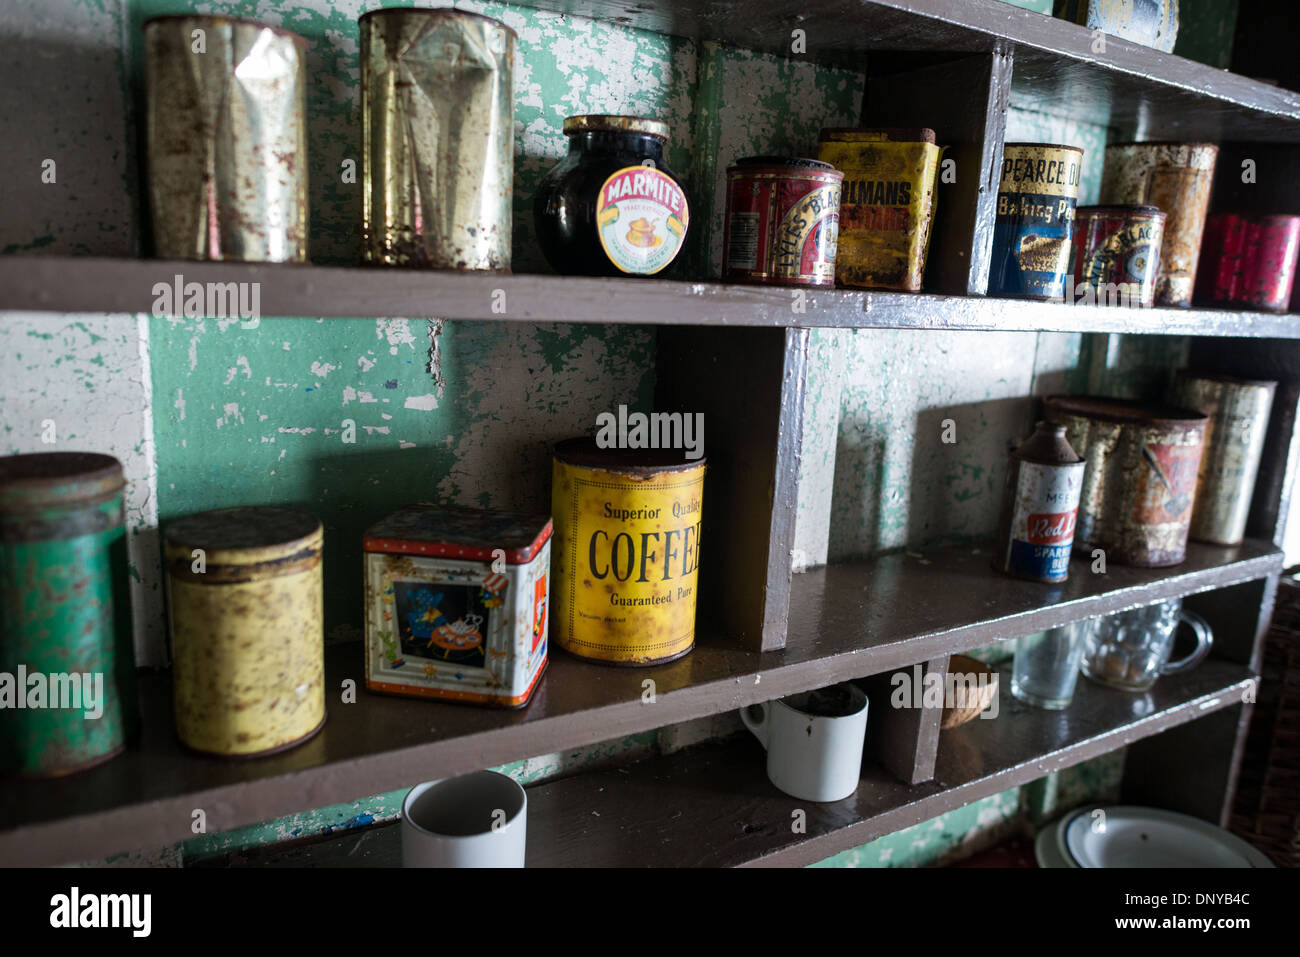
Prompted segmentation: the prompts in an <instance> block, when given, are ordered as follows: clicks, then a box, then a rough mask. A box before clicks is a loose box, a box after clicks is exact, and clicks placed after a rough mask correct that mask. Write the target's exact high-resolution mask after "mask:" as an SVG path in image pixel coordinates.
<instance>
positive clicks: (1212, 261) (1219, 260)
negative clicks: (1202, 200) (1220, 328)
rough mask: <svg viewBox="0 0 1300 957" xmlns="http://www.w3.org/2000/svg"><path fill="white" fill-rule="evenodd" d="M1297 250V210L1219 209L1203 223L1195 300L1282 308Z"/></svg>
mask: <svg viewBox="0 0 1300 957" xmlns="http://www.w3.org/2000/svg"><path fill="white" fill-rule="evenodd" d="M1298 252H1300V216H1251V215H1246V214H1244V213H1219V214H1216V215H1214V216H1211V217H1210V222H1209V224H1208V225H1207V226H1206V229H1205V250H1204V253H1203V256H1202V268H1201V271H1200V274H1199V275H1198V277H1197V282H1196V301H1197V303H1198V304H1199V305H1203V306H1226V307H1228V308H1246V309H1259V310H1262V311H1265V312H1286V310H1287V305H1288V303H1290V301H1291V292H1292V288H1293V287H1294V285H1295V274H1296V256H1297V253H1298Z"/></svg>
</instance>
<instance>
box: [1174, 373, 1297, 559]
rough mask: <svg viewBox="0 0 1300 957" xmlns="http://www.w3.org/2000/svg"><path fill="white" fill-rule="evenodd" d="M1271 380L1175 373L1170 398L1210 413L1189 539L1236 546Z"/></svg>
mask: <svg viewBox="0 0 1300 957" xmlns="http://www.w3.org/2000/svg"><path fill="white" fill-rule="evenodd" d="M1276 390H1277V383H1276V382H1265V381H1259V380H1251V379H1235V378H1231V377H1229V376H1218V375H1193V374H1192V373H1190V372H1187V371H1182V372H1179V373H1178V378H1177V379H1176V381H1175V383H1174V401H1175V403H1176V404H1178V405H1179V406H1182V407H1184V408H1188V409H1195V410H1196V411H1197V412H1203V413H1205V415H1207V416H1209V423H1208V424H1207V425H1206V428H1205V452H1204V453H1203V454H1202V456H1201V470H1200V479H1199V485H1198V487H1197V492H1196V508H1195V510H1194V511H1193V512H1192V527H1191V533H1190V534H1191V537H1192V538H1194V539H1196V540H1197V541H1202V542H1212V543H1214V544H1216V545H1239V544H1241V541H1242V539H1243V538H1245V536H1246V520H1247V518H1248V517H1249V516H1250V499H1251V496H1252V495H1253V494H1254V491H1255V478H1256V476H1257V475H1258V474H1259V461H1260V457H1261V456H1262V455H1263V453H1264V437H1265V434H1266V433H1267V432H1268V417H1269V413H1270V412H1271V411H1272V409H1273V393H1274V392H1275V391H1276Z"/></svg>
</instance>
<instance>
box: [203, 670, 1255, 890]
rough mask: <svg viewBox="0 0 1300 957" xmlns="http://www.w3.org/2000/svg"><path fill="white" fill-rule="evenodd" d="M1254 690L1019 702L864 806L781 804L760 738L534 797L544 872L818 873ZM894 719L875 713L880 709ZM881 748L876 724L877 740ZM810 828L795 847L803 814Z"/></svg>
mask: <svg viewBox="0 0 1300 957" xmlns="http://www.w3.org/2000/svg"><path fill="white" fill-rule="evenodd" d="M1255 679H1256V676H1255V675H1254V674H1253V673H1252V672H1251V671H1250V669H1248V668H1246V667H1244V666H1242V665H1236V664H1232V663H1229V662H1224V661H1219V660H1214V659H1211V660H1209V661H1207V662H1205V663H1204V664H1202V665H1201V666H1200V667H1199V668H1197V669H1195V670H1194V671H1192V672H1189V673H1188V674H1185V675H1176V676H1175V675H1171V676H1168V677H1165V678H1162V679H1161V680H1160V681H1159V682H1157V683H1156V685H1155V687H1154V688H1153V689H1152V690H1151V691H1150V692H1149V693H1147V694H1143V695H1134V694H1128V693H1126V692H1122V691H1116V690H1113V689H1109V688H1104V687H1101V686H1100V685H1095V684H1093V683H1092V682H1090V681H1087V680H1086V679H1084V678H1080V679H1079V684H1078V688H1077V689H1076V691H1075V697H1074V701H1073V702H1072V703H1071V705H1070V707H1069V708H1067V709H1066V710H1064V711H1056V712H1049V711H1041V710H1038V709H1036V708H1031V707H1029V706H1028V705H1024V704H1021V703H1020V702H1018V701H1016V700H1015V699H1014V698H1012V697H1011V694H1010V686H1011V685H1010V681H1011V678H1010V674H1009V673H1007V672H1005V671H1004V672H1002V675H1001V680H1000V687H1001V698H1000V714H999V715H998V717H996V718H993V719H990V720H976V721H972V722H971V723H969V724H967V725H964V726H962V727H960V728H954V729H952V730H950V731H945V732H943V734H942V736H941V737H940V739H939V761H938V767H937V770H936V777H935V780H934V781H931V782H927V783H925V784H920V785H914V786H908V785H905V784H902V783H900V782H899V781H898V780H897V779H895V778H893V777H892V776H890V775H888V774H886V773H885V772H884V771H882V770H881V769H880V768H878V767H876V766H874V765H872V764H871V763H870V762H869V761H868V762H864V766H863V774H862V783H861V785H860V786H859V788H858V791H857V793H856V794H855V795H854V796H853V797H850V798H846V799H844V800H843V801H837V802H835V803H833V804H814V803H811V802H807V801H800V800H797V799H795V798H791V797H788V796H787V795H785V794H782V793H781V792H780V791H778V790H777V789H776V788H775V787H774V786H773V785H772V784H771V783H770V782H769V781H768V780H767V777H766V774H765V773H764V770H763V769H764V754H763V749H762V747H761V746H760V745H759V744H758V742H757V741H755V740H753V739H752V738H751V737H750V736H749V735H744V736H738V737H736V738H734V739H730V740H727V741H724V742H721V743H718V744H712V745H704V746H700V747H697V748H692V749H689V750H687V751H683V752H679V753H677V754H674V755H669V756H667V757H661V758H652V759H650V760H648V761H643V762H641V763H639V764H635V765H631V766H629V767H625V768H617V769H613V770H607V771H597V772H591V773H586V774H580V775H577V776H575V777H570V778H565V779H562V780H558V781H553V782H550V783H546V784H541V785H537V786H534V787H531V788H529V789H528V817H529V821H528V864H529V866H533V867H620V866H622V867H627V866H648V867H682V866H688V867H733V866H743V865H755V864H757V865H768V866H773V865H777V866H800V865H805V864H811V863H813V862H815V861H819V860H822V859H824V858H826V857H829V856H831V855H832V854H836V853H838V852H840V851H842V850H846V849H848V848H851V847H857V846H858V845H861V844H864V843H866V842H867V841H870V840H873V839H874V838H877V837H880V836H882V835H884V834H887V833H890V832H892V831H896V830H899V829H901V828H904V827H908V826H910V825H912V824H917V823H919V822H921V821H925V820H929V819H930V818H932V817H935V816H936V815H939V814H942V813H944V812H945V811H950V810H953V809H954V808H958V807H962V806H963V805H965V804H969V803H970V802H971V801H975V800H978V799H980V798H983V797H988V796H989V795H992V794H996V793H998V792H1000V791H1004V790H1006V789H1008V788H1012V787H1015V786H1017V785H1020V784H1025V783H1027V782H1029V781H1033V780H1035V779H1037V778H1041V777H1043V776H1044V775H1045V774H1048V773H1050V772H1052V771H1058V770H1060V769H1062V768H1066V767H1069V766H1071V765H1074V764H1078V763H1080V762H1081V761H1085V760H1087V759H1088V758H1091V757H1094V756H1096V755H1099V754H1104V753H1106V752H1108V751H1112V750H1114V749H1115V748H1118V747H1121V746H1122V745H1125V744H1129V743H1132V742H1134V741H1137V740H1140V739H1143V738H1148V737H1150V736H1152V735H1155V734H1159V733H1160V732H1162V731H1164V730H1166V729H1168V728H1172V727H1175V726H1178V725H1182V724H1186V723H1187V722H1190V721H1193V720H1195V719H1197V718H1200V717H1202V716H1204V715H1206V714H1209V713H1211V712H1215V711H1220V710H1223V709H1225V708H1230V707H1232V706H1234V705H1239V704H1240V703H1241V701H1242V697H1243V692H1244V691H1245V690H1246V689H1247V688H1248V687H1251V686H1252V685H1253V682H1254V681H1255ZM883 706H885V703H884V702H882V701H878V700H877V701H873V702H872V709H873V710H874V709H877V708H880V707H883ZM867 734H868V737H870V735H871V724H870V722H869V723H868V727H867ZM796 809H802V810H804V811H805V812H806V814H807V820H806V824H807V831H806V833H803V834H794V833H793V832H792V829H791V821H792V813H793V812H794V811H795V810H796ZM209 863H210V864H218V863H221V864H235V865H240V864H244V865H255V866H281V867H304V866H309V867H391V866H399V865H400V864H401V828H400V826H399V825H396V824H389V825H381V826H379V827H375V828H369V829H366V830H363V831H354V832H347V833H345V834H344V835H342V836H341V837H337V838H332V839H329V840H323V841H318V842H315V843H309V844H303V845H299V846H297V847H293V848H289V849H279V850H276V849H270V848H268V849H265V850H258V849H254V850H252V851H250V852H247V853H243V854H238V855H231V856H228V857H223V858H221V859H219V860H214V861H211V862H209Z"/></svg>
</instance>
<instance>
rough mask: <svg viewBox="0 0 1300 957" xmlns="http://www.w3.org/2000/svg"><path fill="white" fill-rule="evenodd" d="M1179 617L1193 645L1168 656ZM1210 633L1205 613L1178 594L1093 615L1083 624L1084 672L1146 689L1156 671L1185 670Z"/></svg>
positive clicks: (1202, 652) (1201, 653)
mask: <svg viewBox="0 0 1300 957" xmlns="http://www.w3.org/2000/svg"><path fill="white" fill-rule="evenodd" d="M1180 622H1183V623H1186V624H1187V625H1189V626H1190V627H1191V629H1192V632H1193V634H1195V636H1196V647H1195V648H1194V649H1193V650H1192V651H1191V653H1190V654H1188V655H1187V656H1186V657H1184V658H1179V659H1178V660H1177V661H1170V660H1169V654H1170V652H1171V651H1172V650H1173V647H1174V636H1175V634H1176V633H1177V631H1178V625H1179V623H1180ZM1213 641H1214V636H1213V634H1212V633H1211V632H1210V626H1209V625H1208V624H1206V622H1205V619H1203V618H1201V616H1200V615H1197V614H1195V613H1194V612H1190V611H1187V610H1185V609H1184V608H1183V600H1182V599H1181V598H1173V599H1170V600H1169V601H1163V602H1159V603H1157V604H1154V605H1147V606H1146V607H1145V608H1134V609H1132V610H1130V611H1121V612H1118V613H1116V614H1114V615H1108V616H1105V617H1103V618H1096V619H1094V620H1093V621H1092V622H1091V627H1090V628H1089V629H1088V632H1087V636H1086V641H1085V645H1086V648H1085V650H1084V655H1083V664H1082V667H1083V673H1084V674H1085V675H1087V676H1088V677H1089V678H1091V679H1092V680H1093V681H1097V682H1100V683H1101V684H1104V685H1109V686H1110V687H1112V688H1121V689H1123V690H1124V691H1147V690H1148V689H1150V687H1151V686H1152V685H1153V684H1155V683H1156V679H1157V678H1159V677H1160V676H1161V675H1172V674H1177V673H1178V672H1180V671H1187V670H1189V669H1190V668H1194V667H1195V666H1196V665H1198V664H1200V663H1201V660H1202V659H1203V658H1204V657H1205V656H1206V655H1207V654H1209V652H1210V646H1211V644H1212V643H1213Z"/></svg>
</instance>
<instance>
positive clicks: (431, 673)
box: [362, 504, 551, 708]
mask: <svg viewBox="0 0 1300 957" xmlns="http://www.w3.org/2000/svg"><path fill="white" fill-rule="evenodd" d="M362 547H363V548H364V550H365V553H366V687H367V688H369V689H370V690H371V691H379V692H384V693H388V694H404V695H415V696H417V697H422V698H442V699H445V700H448V701H463V702H468V703H471V704H483V705H492V706H495V707H504V708H521V707H523V706H524V705H526V704H527V703H528V700H529V698H531V697H532V694H533V691H534V690H536V688H537V684H538V682H539V681H540V680H541V677H542V672H543V671H545V670H546V624H547V610H548V582H549V578H550V563H551V520H550V518H549V516H546V515H522V514H516V513H513V512H489V511H482V510H479V509H471V508H451V507H444V506H438V505H428V504H418V505H408V506H407V507H405V508H403V509H399V510H398V511H396V512H394V513H393V514H392V515H389V516H388V517H387V518H385V519H384V520H383V521H381V522H378V523H377V524H375V525H372V526H371V527H370V528H369V529H367V530H366V537H365V540H364V541H363V543H362Z"/></svg>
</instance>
